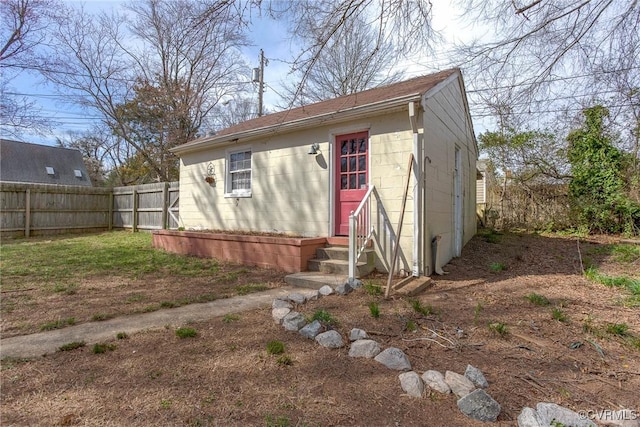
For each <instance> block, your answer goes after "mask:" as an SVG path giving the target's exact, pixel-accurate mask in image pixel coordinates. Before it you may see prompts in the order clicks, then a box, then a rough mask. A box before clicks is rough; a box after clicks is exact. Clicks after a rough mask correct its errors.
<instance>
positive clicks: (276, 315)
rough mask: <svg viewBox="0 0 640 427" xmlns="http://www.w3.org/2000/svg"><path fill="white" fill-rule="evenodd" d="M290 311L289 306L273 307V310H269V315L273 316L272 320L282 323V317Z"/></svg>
mask: <svg viewBox="0 0 640 427" xmlns="http://www.w3.org/2000/svg"><path fill="white" fill-rule="evenodd" d="M289 313H291V309H290V308H284V307H283V308H274V309H273V310H271V316H272V317H273V320H274V321H275V322H276V323H277V324H279V325H282V319H284V317H285V316H286V315H287V314H289Z"/></svg>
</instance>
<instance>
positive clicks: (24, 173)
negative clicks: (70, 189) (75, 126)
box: [0, 139, 91, 187]
mask: <svg viewBox="0 0 640 427" xmlns="http://www.w3.org/2000/svg"><path fill="white" fill-rule="evenodd" d="M0 181H3V182H29V183H39V184H58V185H84V186H88V187H90V186H91V180H90V179H89V174H88V173H87V168H86V167H85V165H84V160H83V159H82V153H80V151H78V150H73V149H70V148H62V147H50V146H48V145H39V144H30V143H28V142H20V141H11V140H7V139H0Z"/></svg>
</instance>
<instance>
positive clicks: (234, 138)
mask: <svg viewBox="0 0 640 427" xmlns="http://www.w3.org/2000/svg"><path fill="white" fill-rule="evenodd" d="M421 97H422V94H420V93H415V94H411V95H405V96H402V97H399V98H393V99H387V100H384V101H379V102H376V103H372V104H367V105H362V106H356V107H350V108H347V109H345V110H337V111H331V112H329V113H324V114H319V115H317V116H311V117H305V118H302V119H297V120H293V121H290V122H284V123H277V124H274V125H269V126H264V127H261V128H257V129H250V130H246V131H241V132H236V133H230V134H227V135H220V136H213V137H209V138H203V139H200V140H195V141H193V142H189V143H187V144H184V145H180V146H178V147H175V148H173V149H171V150H170V151H171V152H173V153H175V154H177V155H181V154H186V153H190V152H195V151H201V150H206V149H209V148H214V147H216V148H217V147H221V146H225V145H231V144H235V143H237V142H238V140H240V139H242V140H244V141H247V140H250V139H254V138H259V137H264V136H266V135H276V134H280V133H286V132H292V131H294V130H299V129H306V128H310V127H312V126H317V125H324V124H330V123H334V122H338V121H345V120H349V119H358V118H361V117H365V116H369V115H371V114H373V113H379V112H392V111H400V110H403V109H404V108H406V107H405V106H406V105H407V102H409V103H413V102H415V101H420V99H421Z"/></svg>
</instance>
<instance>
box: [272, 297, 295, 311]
mask: <svg viewBox="0 0 640 427" xmlns="http://www.w3.org/2000/svg"><path fill="white" fill-rule="evenodd" d="M271 308H288V309H291V308H293V307H292V306H291V303H290V302H289V301H285V300H283V299H280V298H276V299H274V300H273V302H272V303H271Z"/></svg>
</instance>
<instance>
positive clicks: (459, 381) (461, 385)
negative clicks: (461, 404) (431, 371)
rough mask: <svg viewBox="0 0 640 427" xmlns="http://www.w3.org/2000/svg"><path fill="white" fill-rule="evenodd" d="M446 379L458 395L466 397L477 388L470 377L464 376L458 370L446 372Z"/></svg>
mask: <svg viewBox="0 0 640 427" xmlns="http://www.w3.org/2000/svg"><path fill="white" fill-rule="evenodd" d="M444 381H445V382H446V383H447V385H448V386H449V387H451V391H452V392H454V393H455V395H456V396H458V397H464V396H466V395H467V394H469V393H471V392H472V391H473V390H475V388H476V386H475V385H473V383H472V382H471V380H470V379H469V378H467V377H465V376H462V375H460V374H459V373H457V372H452V371H447V372H445V373H444Z"/></svg>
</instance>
